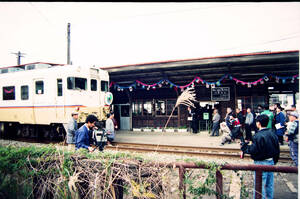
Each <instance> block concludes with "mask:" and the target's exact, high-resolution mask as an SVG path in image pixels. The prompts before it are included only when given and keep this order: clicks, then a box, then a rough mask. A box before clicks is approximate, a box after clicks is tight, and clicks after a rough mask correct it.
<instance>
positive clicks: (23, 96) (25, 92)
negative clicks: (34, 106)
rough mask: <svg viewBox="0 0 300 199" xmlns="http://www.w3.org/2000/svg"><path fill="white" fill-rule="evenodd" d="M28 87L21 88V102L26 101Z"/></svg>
mask: <svg viewBox="0 0 300 199" xmlns="http://www.w3.org/2000/svg"><path fill="white" fill-rule="evenodd" d="M28 90H29V89H28V86H21V100H28V98H29V95H28Z"/></svg>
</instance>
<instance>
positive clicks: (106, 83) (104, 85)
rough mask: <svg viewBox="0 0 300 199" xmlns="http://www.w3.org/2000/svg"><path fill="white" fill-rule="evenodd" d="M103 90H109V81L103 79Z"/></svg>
mask: <svg viewBox="0 0 300 199" xmlns="http://www.w3.org/2000/svg"><path fill="white" fill-rule="evenodd" d="M101 91H103V92H108V81H101Z"/></svg>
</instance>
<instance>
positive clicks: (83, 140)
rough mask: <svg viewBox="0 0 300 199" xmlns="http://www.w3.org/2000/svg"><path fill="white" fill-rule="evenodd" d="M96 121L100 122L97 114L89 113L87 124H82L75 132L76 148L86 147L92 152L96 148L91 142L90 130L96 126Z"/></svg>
mask: <svg viewBox="0 0 300 199" xmlns="http://www.w3.org/2000/svg"><path fill="white" fill-rule="evenodd" d="M96 122H98V119H97V117H96V116H95V115H88V116H87V118H86V120H85V124H84V125H82V126H81V127H80V128H79V129H78V130H77V131H76V132H75V147H76V150H78V149H80V148H84V149H87V150H89V151H90V152H92V151H93V150H94V148H93V147H91V143H90V140H91V139H90V135H91V133H90V131H91V130H93V128H94V127H95V124H96Z"/></svg>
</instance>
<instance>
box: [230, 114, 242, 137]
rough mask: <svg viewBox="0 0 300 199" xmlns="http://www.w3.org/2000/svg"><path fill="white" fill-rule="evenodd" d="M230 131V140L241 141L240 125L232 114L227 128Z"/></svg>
mask: <svg viewBox="0 0 300 199" xmlns="http://www.w3.org/2000/svg"><path fill="white" fill-rule="evenodd" d="M229 129H230V131H231V138H232V140H235V139H237V138H240V139H241V140H242V138H241V137H242V136H243V135H242V133H241V124H240V121H239V120H238V118H237V117H236V115H235V114H232V115H231V116H230V127H229Z"/></svg>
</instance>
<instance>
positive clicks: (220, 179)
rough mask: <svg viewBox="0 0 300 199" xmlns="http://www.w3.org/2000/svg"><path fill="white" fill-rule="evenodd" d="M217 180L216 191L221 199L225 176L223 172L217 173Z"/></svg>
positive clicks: (218, 198)
mask: <svg viewBox="0 0 300 199" xmlns="http://www.w3.org/2000/svg"><path fill="white" fill-rule="evenodd" d="M216 180H217V183H216V191H217V193H218V195H217V199H221V198H222V197H221V196H222V195H223V176H222V173H221V171H219V170H217V171H216Z"/></svg>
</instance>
